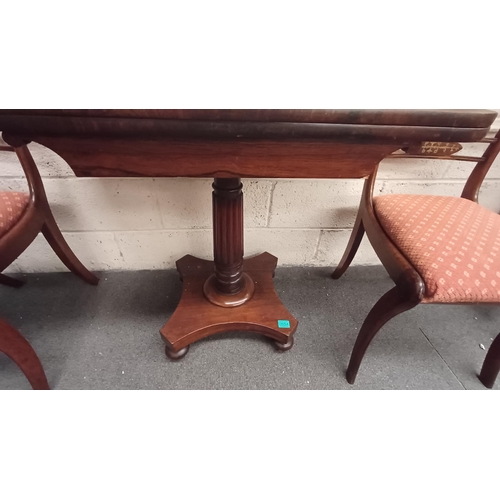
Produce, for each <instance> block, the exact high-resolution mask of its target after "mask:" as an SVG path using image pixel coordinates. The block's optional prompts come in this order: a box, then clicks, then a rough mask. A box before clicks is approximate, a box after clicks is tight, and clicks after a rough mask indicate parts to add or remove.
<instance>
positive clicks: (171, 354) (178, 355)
mask: <svg viewBox="0 0 500 500" xmlns="http://www.w3.org/2000/svg"><path fill="white" fill-rule="evenodd" d="M188 351H189V346H188V345H187V346H186V347H184V348H183V349H181V350H180V351H177V352H176V351H172V349H170V347H168V345H167V346H165V354H166V355H167V358H168V359H171V360H172V361H179V360H181V359H182V358H183V357H184V356H185V355H186V354H187V352H188Z"/></svg>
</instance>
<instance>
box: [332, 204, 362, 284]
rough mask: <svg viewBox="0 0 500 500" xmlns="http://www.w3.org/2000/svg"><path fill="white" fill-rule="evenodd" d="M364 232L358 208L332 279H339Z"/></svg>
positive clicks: (354, 253) (352, 256)
mask: <svg viewBox="0 0 500 500" xmlns="http://www.w3.org/2000/svg"><path fill="white" fill-rule="evenodd" d="M364 234H365V228H364V226H363V217H362V215H361V210H358V215H357V217H356V222H355V223H354V227H353V228H352V233H351V237H350V238H349V243H348V244H347V248H346V249H345V252H344V255H343V256H342V259H341V261H340V262H339V265H338V266H337V269H335V271H333V274H332V278H333V279H334V280H337V279H339V278H340V277H341V276H342V275H343V274H344V273H345V272H346V270H347V268H348V267H349V264H350V263H351V262H352V259H354V256H355V255H356V252H357V251H358V248H359V245H360V243H361V240H362V239H363V236H364Z"/></svg>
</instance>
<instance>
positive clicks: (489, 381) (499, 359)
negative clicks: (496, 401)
mask: <svg viewBox="0 0 500 500" xmlns="http://www.w3.org/2000/svg"><path fill="white" fill-rule="evenodd" d="M498 372H500V334H498V335H497V336H496V338H495V340H494V341H493V343H492V344H491V346H490V348H489V349H488V353H487V354H486V358H484V363H483V367H482V369H481V373H480V375H479V380H480V381H481V382H482V383H483V385H484V386H486V387H487V388H488V389H492V388H493V385H494V384H495V380H496V379H497V375H498Z"/></svg>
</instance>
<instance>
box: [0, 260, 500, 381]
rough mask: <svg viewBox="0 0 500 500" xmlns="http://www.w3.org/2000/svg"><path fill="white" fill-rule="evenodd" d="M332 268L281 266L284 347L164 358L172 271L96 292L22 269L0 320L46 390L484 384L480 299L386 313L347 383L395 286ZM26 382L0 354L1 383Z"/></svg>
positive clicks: (488, 311) (202, 347)
mask: <svg viewBox="0 0 500 500" xmlns="http://www.w3.org/2000/svg"><path fill="white" fill-rule="evenodd" d="M330 273H331V269H320V268H278V270H277V272H276V277H275V284H276V288H277V291H278V294H279V296H280V297H281V299H282V301H283V303H284V304H285V305H286V306H287V307H288V308H289V310H290V311H291V312H292V314H293V315H294V316H295V317H296V318H297V319H298V320H299V327H298V330H297V332H296V335H295V345H294V347H293V349H292V350H290V351H288V352H285V353H280V352H278V351H276V350H275V349H274V347H273V345H272V343H271V342H270V341H269V340H268V339H266V338H265V337H263V336H261V335H258V334H251V333H250V334H249V333H244V332H229V333H225V334H221V335H216V336H214V337H210V338H208V339H204V340H201V341H198V342H196V343H195V344H193V345H192V346H191V349H190V351H189V353H188V355H187V356H186V357H185V358H184V359H183V360H182V361H180V362H171V361H169V360H168V359H167V358H166V357H165V355H164V350H163V342H162V341H161V339H160V335H159V333H158V330H159V329H160V327H161V326H162V325H163V324H164V322H165V320H166V319H167V318H169V317H170V315H171V314H172V312H173V311H174V309H175V307H176V304H177V302H178V300H179V298H180V294H181V283H180V281H179V279H178V277H177V273H176V272H175V271H173V270H171V271H170V270H169V271H140V272H109V273H99V275H100V276H101V282H100V284H99V286H98V287H92V286H89V285H86V284H85V283H83V282H81V281H80V280H78V279H77V278H76V277H74V276H73V275H71V274H69V273H58V274H30V275H24V276H21V277H23V279H25V280H26V281H27V284H26V285H25V286H24V287H23V288H21V289H18V290H14V289H10V288H7V287H0V316H1V317H3V318H5V319H6V320H7V321H9V322H10V323H11V324H12V325H13V326H14V327H16V328H17V329H19V330H20V331H21V332H22V333H23V335H24V336H25V337H26V338H27V339H28V340H29V342H30V343H31V344H32V346H33V347H34V349H35V350H36V352H37V353H38V356H39V358H40V360H41V361H42V364H43V365H44V368H45V371H46V374H47V378H48V380H49V384H50V385H51V387H52V388H53V389H485V388H484V387H483V385H482V384H481V383H480V382H479V380H478V379H477V374H478V373H479V370H480V368H481V365H482V362H483V360H484V357H485V355H486V351H485V350H483V349H482V348H481V347H480V344H482V345H483V346H484V347H485V348H486V349H488V347H489V346H490V344H491V342H492V339H493V338H494V337H495V335H496V334H497V333H498V332H499V329H500V308H498V307H494V306H485V305H469V306H444V305H433V306H432V305H427V306H425V305H423V306H419V307H417V308H415V309H413V310H411V311H409V312H407V313H404V314H402V315H400V316H398V317H396V318H394V319H393V320H392V321H390V322H389V323H388V324H387V325H385V326H384V328H383V329H382V330H381V331H380V332H379V334H378V336H377V337H376V338H375V340H374V341H373V343H372V345H371V346H370V348H369V349H368V352H367V355H366V357H365V359H364V361H363V363H362V365H361V369H360V372H359V375H358V379H357V381H356V384H355V385H353V386H351V385H349V384H348V383H347V382H346V380H345V370H346V367H347V363H348V361H349V356H350V353H351V349H352V346H353V344H354V340H355V338H356V335H357V332H358V331H359V328H360V326H361V324H362V322H363V320H364V318H365V317H366V315H367V314H368V311H369V310H370V308H371V307H372V305H373V304H374V303H375V302H376V300H378V298H379V297H380V296H381V295H382V294H383V293H384V292H385V291H387V290H388V289H389V288H391V287H392V281H391V280H390V279H389V278H388V277H387V275H386V273H385V271H384V270H383V268H382V267H352V268H350V269H349V270H348V271H347V272H346V274H345V275H344V276H343V278H342V279H341V280H339V281H334V280H332V279H330V278H329V275H330ZM499 386H500V383H499V382H498V381H497V384H496V385H495V388H496V389H498V388H499ZM29 388H30V386H29V384H28V382H27V381H26V379H25V378H24V376H23V374H22V373H21V371H20V370H19V369H18V368H17V366H16V365H15V364H14V363H13V362H12V361H11V360H10V359H9V358H7V357H6V356H4V355H3V354H0V389H29Z"/></svg>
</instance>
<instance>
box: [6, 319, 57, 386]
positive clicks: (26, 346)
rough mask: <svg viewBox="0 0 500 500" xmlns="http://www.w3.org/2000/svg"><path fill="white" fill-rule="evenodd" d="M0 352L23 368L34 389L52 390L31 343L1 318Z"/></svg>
mask: <svg viewBox="0 0 500 500" xmlns="http://www.w3.org/2000/svg"><path fill="white" fill-rule="evenodd" d="M0 352H3V353H4V354H6V355H7V356H8V357H9V358H11V359H12V361H14V363H16V364H17V366H19V368H21V370H22V371H23V373H24V374H25V375H26V378H27V379H28V382H29V383H30V384H31V387H33V389H40V390H41V389H50V387H49V383H48V382H47V377H46V376H45V372H44V371H43V367H42V363H40V360H39V359H38V356H37V355H36V353H35V351H34V350H33V347H31V345H30V343H29V342H28V341H27V340H26V339H25V338H24V337H23V336H22V335H21V334H20V333H19V332H18V331H17V330H15V329H14V328H13V327H12V326H10V325H9V324H8V323H7V322H6V321H4V320H3V319H1V318H0Z"/></svg>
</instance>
